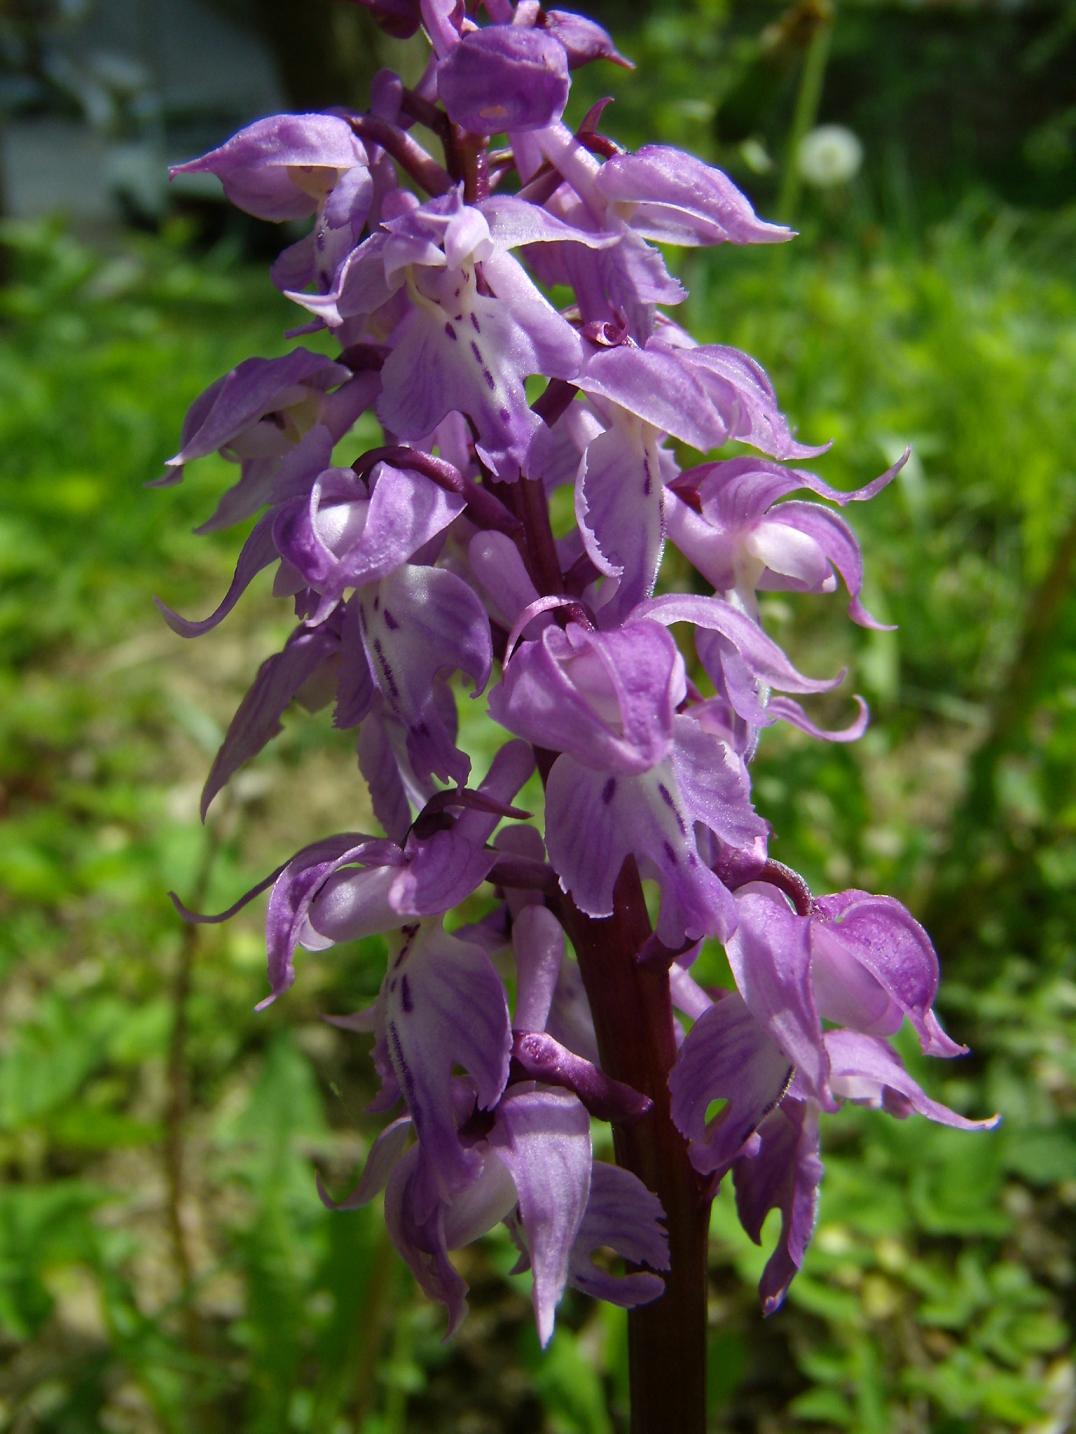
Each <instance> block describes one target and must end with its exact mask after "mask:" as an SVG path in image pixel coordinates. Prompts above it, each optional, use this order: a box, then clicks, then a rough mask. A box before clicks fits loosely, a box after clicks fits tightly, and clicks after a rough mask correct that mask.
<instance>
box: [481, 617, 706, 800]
mask: <svg viewBox="0 0 1076 1434" xmlns="http://www.w3.org/2000/svg"><path fill="white" fill-rule="evenodd" d="M685 694H686V678H685V674H684V664H683V659H682V658H681V656H680V653H679V652H678V651H677V648H676V644H675V643H674V642H673V640H672V638H671V637H670V636H669V634H668V632H667V631H666V630H665V629H664V628H663V627H661V626H660V625H659V624H657V623H629V624H627V625H625V626H624V627H622V628H620V629H619V630H617V631H613V632H593V631H587V630H586V629H585V628H583V627H582V626H581V625H580V624H579V623H576V622H569V623H568V625H567V627H566V628H564V629H561V628H558V627H549V628H547V629H546V630H545V632H544V633H542V635H541V636H540V637H539V638H538V639H537V640H535V641H530V642H524V643H523V644H522V645H521V646H520V647H519V648H518V649H517V650H516V652H515V653H514V654H513V655H512V657H511V658H510V660H509V661H507V662H506V664H505V668H504V677H503V680H502V682H501V683H500V685H499V686H498V687H496V688H494V690H493V692H491V693H490V698H489V707H490V713H491V715H492V716H493V717H494V718H495V719H496V720H497V721H498V722H500V723H501V724H502V725H503V726H505V727H507V728H509V730H510V731H513V732H515V733H517V734H518V735H519V736H521V737H526V738H527V739H528V740H529V741H532V742H535V743H537V744H539V745H540V746H543V747H550V748H552V749H553V750H554V751H557V752H570V753H572V754H573V755H574V756H576V757H577V758H578V759H579V760H580V761H582V762H584V763H585V764H587V765H588V766H591V767H593V768H594V769H595V770H596V771H601V772H605V773H607V774H614V773H615V774H625V775H626V774H628V773H636V772H644V771H648V770H649V769H650V768H651V767H653V766H654V765H655V764H656V763H657V762H660V761H661V760H663V758H664V757H665V756H666V755H667V753H668V751H669V746H670V743H671V740H672V723H673V718H674V716H675V713H676V708H677V707H678V706H679V704H680V703H681V702H682V701H683V699H684V696H685Z"/></svg>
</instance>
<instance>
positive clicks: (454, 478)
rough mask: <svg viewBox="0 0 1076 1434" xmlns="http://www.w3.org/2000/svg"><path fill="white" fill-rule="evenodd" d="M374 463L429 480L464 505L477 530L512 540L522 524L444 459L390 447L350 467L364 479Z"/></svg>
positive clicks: (371, 452) (374, 451)
mask: <svg viewBox="0 0 1076 1434" xmlns="http://www.w3.org/2000/svg"><path fill="white" fill-rule="evenodd" d="M378 463H391V464H393V465H394V466H395V467H397V468H411V469H413V470H414V471H415V472H416V473H422V474H423V475H424V476H425V477H427V478H429V479H431V480H432V481H433V482H434V483H436V484H437V486H438V487H439V488H444V489H445V491H446V492H448V493H455V494H456V495H457V496H458V497H460V498H462V499H463V500H464V501H465V502H466V504H467V510H468V512H469V513H470V516H471V519H472V521H473V522H474V523H475V524H476V525H477V526H478V527H479V528H493V529H495V530H496V531H497V532H498V533H507V534H508V536H509V537H510V538H514V537H516V536H517V535H518V534H519V533H520V531H521V529H522V524H521V523H520V521H519V519H518V518H517V517H516V516H515V514H514V513H510V512H509V511H508V509H507V508H506V507H505V506H504V504H503V503H502V502H501V501H500V499H498V498H496V497H494V495H493V494H492V493H490V492H489V491H488V489H486V488H482V487H481V486H480V485H479V484H477V483H476V482H475V481H474V479H472V478H467V477H465V476H464V475H463V474H462V473H461V472H460V470H459V469H458V468H457V467H456V466H455V465H454V464H452V463H449V462H448V461H447V460H446V459H444V458H435V457H434V456H433V454H432V453H422V452H421V451H420V450H419V449H417V448H406V447H403V446H401V445H399V444H394V445H391V446H389V447H385V448H370V449H368V450H367V451H366V452H365V453H364V454H363V455H362V457H361V458H356V460H355V462H354V463H353V464H352V465H351V466H352V468H353V469H354V470H355V472H356V473H358V474H359V476H360V477H364V476H365V475H366V474H367V473H369V472H370V470H371V469H372V468H373V467H374V466H375V465H376V464H378Z"/></svg>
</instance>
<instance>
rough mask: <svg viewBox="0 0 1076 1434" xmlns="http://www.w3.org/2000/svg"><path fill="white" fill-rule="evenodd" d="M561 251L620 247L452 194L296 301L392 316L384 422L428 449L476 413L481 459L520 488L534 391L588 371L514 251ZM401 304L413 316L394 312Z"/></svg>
mask: <svg viewBox="0 0 1076 1434" xmlns="http://www.w3.org/2000/svg"><path fill="white" fill-rule="evenodd" d="M553 241H556V242H571V243H575V244H586V245H594V244H598V245H602V244H606V243H609V242H611V241H610V240H609V239H608V238H607V237H606V236H603V235H593V234H588V233H585V232H583V231H579V230H573V229H572V228H571V227H570V226H569V225H565V224H563V223H561V222H560V221H559V220H557V219H554V218H553V217H552V216H550V215H546V214H544V213H543V211H541V210H540V209H538V208H537V207H536V206H531V205H528V204H526V203H525V202H524V201H522V200H519V199H510V198H507V197H504V198H498V199H495V200H491V201H489V203H488V206H487V207H486V208H485V209H483V208H478V207H475V206H473V205H466V204H464V202H463V200H462V198H461V196H460V193H459V191H458V190H452V191H451V192H450V193H449V194H446V195H443V196H441V197H439V198H437V199H433V200H430V201H428V202H427V203H426V204H424V205H421V206H419V207H418V208H413V209H410V210H408V211H407V212H405V213H403V214H401V215H399V216H398V217H397V218H395V219H391V220H388V221H386V222H385V223H383V224H382V226H381V228H380V230H379V231H378V232H377V233H376V234H373V235H371V237H370V238H369V239H367V240H366V241H365V242H364V243H363V244H361V245H360V246H359V247H358V248H357V249H356V250H355V251H354V252H353V253H352V255H351V256H350V258H349V259H348V260H347V261H346V263H345V264H344V265H343V266H342V268H341V271H340V276H339V280H338V283H337V287H336V289H335V290H334V291H333V292H331V293H329V294H325V295H307V294H292V296H291V297H292V298H294V299H295V300H296V302H297V303H300V304H302V305H304V307H306V308H307V309H309V310H310V311H311V312H312V313H314V314H315V315H317V316H318V317H320V318H322V319H324V321H325V322H326V323H328V324H330V325H340V324H341V323H343V322H344V321H345V320H348V319H355V318H360V317H361V318H364V319H365V318H369V317H371V316H374V315H376V314H378V313H379V312H380V311H384V312H386V313H389V314H390V319H389V322H390V325H391V327H390V338H391V353H390V355H389V357H388V359H387V360H386V362H385V365H384V367H383V368H382V371H381V384H382V394H381V398H380V399H379V401H378V405H377V412H378V417H379V418H380V419H381V421H382V423H383V424H384V425H385V427H386V428H387V429H388V430H389V431H390V432H392V433H393V434H395V435H396V437H397V438H399V439H401V440H403V441H405V442H412V441H421V440H422V439H424V438H426V436H427V435H428V434H429V433H431V432H432V430H433V429H434V428H435V427H436V426H437V425H438V424H439V423H440V422H441V421H442V420H443V419H444V418H445V417H446V416H447V415H448V414H450V413H453V412H462V413H466V414H467V415H468V416H469V418H470V419H471V420H472V422H473V423H474V425H475V428H476V430H477V438H478V449H479V453H480V455H481V456H482V457H483V458H484V459H485V460H486V461H487V462H488V463H489V464H490V465H491V466H492V467H493V468H494V469H495V470H496V472H497V473H498V475H499V476H500V477H502V478H505V479H509V480H510V479H512V478H514V477H515V476H516V475H517V474H518V470H519V466H520V464H521V463H522V461H523V459H524V457H525V455H526V452H527V448H528V445H529V442H530V440H531V438H532V437H533V435H534V433H535V431H536V429H537V428H538V427H539V424H540V420H539V419H538V418H537V416H536V415H535V414H533V413H532V412H531V410H530V408H529V407H528V405H527V401H526V394H525V390H524V381H525V380H526V378H528V377H529V376H531V375H533V374H543V375H545V376H546V377H549V378H565V379H567V378H572V377H573V376H574V375H575V373H576V372H577V371H578V369H579V366H580V364H581V362H582V346H581V342H580V339H579V335H578V334H577V333H576V331H575V330H574V329H573V328H572V326H571V325H570V324H569V323H568V322H567V320H565V319H564V318H563V317H562V316H561V315H560V314H558V313H557V311H556V310H555V309H554V308H553V306H552V305H551V304H550V303H549V301H548V300H547V299H546V298H545V297H544V296H543V295H542V294H541V292H540V291H539V290H538V289H537V287H536V286H535V285H534V283H533V281H532V280H531V279H530V278H529V277H528V276H527V274H526V272H525V270H524V269H523V267H522V265H520V264H519V263H518V262H517V261H516V260H515V259H513V258H512V257H511V255H510V253H509V252H508V251H509V249H511V248H513V247H516V246H518V245H521V244H541V243H549V242H553ZM397 295H399V297H400V302H401V304H402V310H401V309H400V307H399V306H393V305H390V300H393V299H394V296H397Z"/></svg>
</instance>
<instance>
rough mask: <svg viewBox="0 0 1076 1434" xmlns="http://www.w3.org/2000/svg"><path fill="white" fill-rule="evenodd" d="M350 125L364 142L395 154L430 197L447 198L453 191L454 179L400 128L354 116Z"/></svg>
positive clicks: (386, 121) (395, 158) (373, 116)
mask: <svg viewBox="0 0 1076 1434" xmlns="http://www.w3.org/2000/svg"><path fill="white" fill-rule="evenodd" d="M348 124H349V125H350V126H351V128H352V129H353V130H354V131H355V133H356V134H357V135H358V136H359V138H360V139H366V140H369V141H370V143H371V144H376V145H380V147H381V148H382V149H383V150H384V151H385V152H386V154H391V155H392V157H393V159H394V160H395V161H396V163H397V164H398V165H399V166H400V168H401V169H403V170H406V172H407V173H408V174H409V175H410V176H411V178H412V179H413V180H414V181H415V182H416V184H421V185H422V188H423V189H424V190H425V191H426V193H427V194H447V193H448V191H449V190H450V189H451V188H452V176H451V175H450V174H449V173H448V171H447V170H446V169H442V168H441V166H440V165H439V164H438V163H437V161H436V160H435V159H433V158H432V156H430V155H428V154H427V153H426V151H425V150H424V149H423V148H422V146H421V145H420V144H419V143H418V141H417V140H414V139H412V138H411V136H410V135H409V134H408V133H407V132H406V131H405V130H402V129H400V128H399V127H398V126H397V125H394V124H390V123H389V122H388V120H383V119H379V118H378V116H377V115H351V116H349V118H348Z"/></svg>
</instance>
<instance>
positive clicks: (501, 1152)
mask: <svg viewBox="0 0 1076 1434" xmlns="http://www.w3.org/2000/svg"><path fill="white" fill-rule="evenodd" d="M462 1094H463V1092H461V1095H462ZM471 1124H472V1125H475V1124H477V1126H478V1128H479V1130H481V1129H482V1128H483V1126H484V1131H485V1133H483V1134H477V1135H476V1134H474V1133H472V1134H471V1135H470V1136H469V1140H470V1144H469V1146H468V1150H469V1154H470V1155H471V1157H472V1160H473V1161H474V1172H473V1176H472V1179H471V1181H470V1182H469V1183H468V1184H466V1185H464V1186H462V1187H461V1188H460V1189H459V1190H458V1191H453V1192H450V1193H448V1194H447V1195H446V1194H442V1193H441V1192H440V1191H439V1189H438V1187H437V1183H436V1176H435V1174H434V1168H433V1166H432V1164H431V1160H430V1156H429V1153H428V1149H427V1148H425V1147H423V1145H422V1144H421V1143H420V1144H419V1145H417V1146H413V1147H412V1148H411V1149H410V1150H408V1151H407V1152H406V1153H405V1154H403V1155H402V1157H401V1156H400V1154H399V1149H400V1144H401V1134H402V1132H403V1131H405V1130H406V1128H407V1127H408V1126H410V1125H411V1122H410V1121H400V1122H397V1123H395V1125H394V1126H390V1127H389V1128H388V1130H387V1131H386V1132H385V1134H384V1136H383V1137H382V1138H381V1139H382V1142H383V1144H382V1147H381V1149H378V1148H376V1147H375V1149H374V1150H373V1151H371V1155H370V1159H369V1161H368V1163H367V1170H366V1172H364V1176H363V1179H362V1180H361V1181H360V1183H359V1185H358V1186H357V1187H356V1189H355V1191H354V1192H352V1194H351V1195H350V1196H349V1197H347V1199H346V1200H343V1201H341V1202H339V1204H338V1205H337V1207H336V1208H340V1209H353V1208H355V1207H356V1206H357V1205H359V1204H361V1203H367V1202H368V1201H369V1200H370V1199H372V1198H373V1196H374V1194H376V1193H377V1190H378V1189H379V1188H380V1185H381V1183H382V1182H383V1181H384V1180H385V1178H386V1174H385V1172H386V1166H389V1170H390V1173H388V1175H387V1189H386V1192H385V1216H386V1221H387V1223H388V1227H389V1232H390V1234H391V1235H392V1238H393V1242H394V1243H395V1244H396V1247H397V1249H398V1250H399V1251H400V1253H401V1255H402V1256H403V1257H404V1259H405V1260H406V1261H407V1262H408V1264H409V1265H410V1267H411V1269H412V1271H413V1273H414V1274H415V1277H416V1278H417V1279H418V1281H419V1283H420V1284H421V1286H422V1288H423V1289H424V1290H425V1292H426V1293H427V1295H429V1296H430V1298H432V1299H434V1300H437V1301H438V1302H439V1303H441V1304H443V1305H444V1306H445V1307H446V1309H447V1311H448V1316H449V1329H448V1333H449V1334H451V1333H452V1332H453V1331H454V1330H455V1329H456V1328H457V1327H458V1325H459V1322H460V1321H461V1320H462V1319H463V1317H464V1315H465V1314H466V1309H467V1305H466V1295H467V1286H466V1283H465V1281H464V1280H463V1278H462V1277H461V1276H460V1274H459V1272H458V1271H457V1270H456V1269H455V1268H454V1266H453V1265H452V1262H451V1260H450V1259H449V1253H450V1251H452V1250H455V1249H459V1248H462V1247H463V1246H465V1245H467V1244H470V1243H471V1242H472V1241H474V1240H476V1239H478V1238H479V1237H480V1236H482V1235H484V1234H486V1233H487V1232H488V1231H489V1230H490V1229H492V1228H493V1227H494V1226H495V1225H496V1224H497V1223H499V1222H500V1221H504V1222H505V1223H506V1224H507V1225H508V1227H509V1230H510V1231H511V1233H512V1236H513V1238H514V1239H515V1241H516V1243H517V1245H518V1246H519V1248H520V1251H521V1258H520V1260H519V1262H518V1264H517V1266H516V1269H517V1272H519V1271H523V1270H530V1271H531V1272H532V1275H533V1296H532V1298H533V1303H534V1311H535V1321H536V1324H537V1326H538V1335H539V1339H540V1340H541V1342H542V1344H543V1345H544V1344H547V1343H548V1342H549V1339H550V1338H551V1336H552V1333H553V1322H554V1317H555V1312H556V1307H557V1304H558V1303H559V1301H560V1299H561V1296H562V1295H563V1293H564V1290H565V1288H566V1286H568V1285H572V1286H574V1287H575V1288H578V1289H581V1290H583V1291H584V1292H586V1293H591V1294H595V1295H597V1296H598V1297H599V1298H602V1299H607V1300H609V1301H611V1302H612V1303H615V1304H619V1305H624V1306H627V1307H629V1308H630V1307H633V1306H636V1305H640V1304H647V1303H649V1302H650V1301H652V1300H654V1299H657V1298H658V1297H659V1296H660V1295H661V1293H662V1290H663V1288H664V1281H663V1280H662V1279H661V1277H660V1275H658V1274H653V1273H650V1271H655V1270H658V1271H660V1270H664V1269H667V1268H668V1240H667V1237H666V1234H665V1231H664V1229H663V1228H662V1225H661V1223H660V1222H661V1219H662V1211H661V1206H660V1203H659V1202H658V1201H657V1200H656V1199H655V1198H654V1196H653V1195H652V1194H651V1193H650V1192H649V1191H648V1190H647V1189H646V1187H645V1186H644V1185H643V1184H642V1182H641V1181H640V1180H638V1179H637V1178H636V1177H635V1176H634V1175H632V1174H631V1173H630V1172H629V1171H626V1170H620V1169H618V1168H617V1167H615V1166H610V1165H607V1164H605V1163H604V1162H602V1161H595V1160H593V1159H592V1157H591V1140H590V1126H589V1122H588V1120H587V1118H586V1112H585V1111H584V1110H583V1108H582V1106H581V1105H580V1104H579V1102H578V1101H577V1100H575V1099H574V1097H572V1096H570V1095H567V1094H565V1093H564V1092H557V1091H548V1090H542V1089H541V1088H538V1089H531V1088H528V1087H527V1086H526V1085H515V1086H510V1087H509V1088H508V1090H507V1091H506V1092H505V1094H504V1096H503V1097H502V1099H501V1100H500V1101H499V1103H498V1105H497V1107H496V1109H495V1111H493V1112H492V1113H491V1115H488V1116H486V1117H484V1118H483V1119H481V1120H480V1121H479V1122H477V1123H476V1122H474V1121H473V1120H472V1121H471ZM390 1162H391V1164H390ZM323 1198H325V1197H324V1196H323ZM326 1203H332V1202H328V1201H326ZM599 1248H610V1249H613V1250H615V1251H616V1252H617V1253H618V1254H620V1255H623V1256H624V1257H625V1258H627V1259H629V1260H631V1261H632V1263H633V1264H634V1265H636V1266H643V1267H646V1268H640V1269H638V1270H637V1271H636V1272H635V1273H633V1274H630V1275H626V1276H617V1275H612V1274H609V1273H607V1272H605V1271H604V1270H602V1269H600V1268H599V1267H598V1266H596V1265H595V1264H594V1262H593V1259H592V1256H593V1254H594V1252H595V1251H596V1250H597V1249H599Z"/></svg>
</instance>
